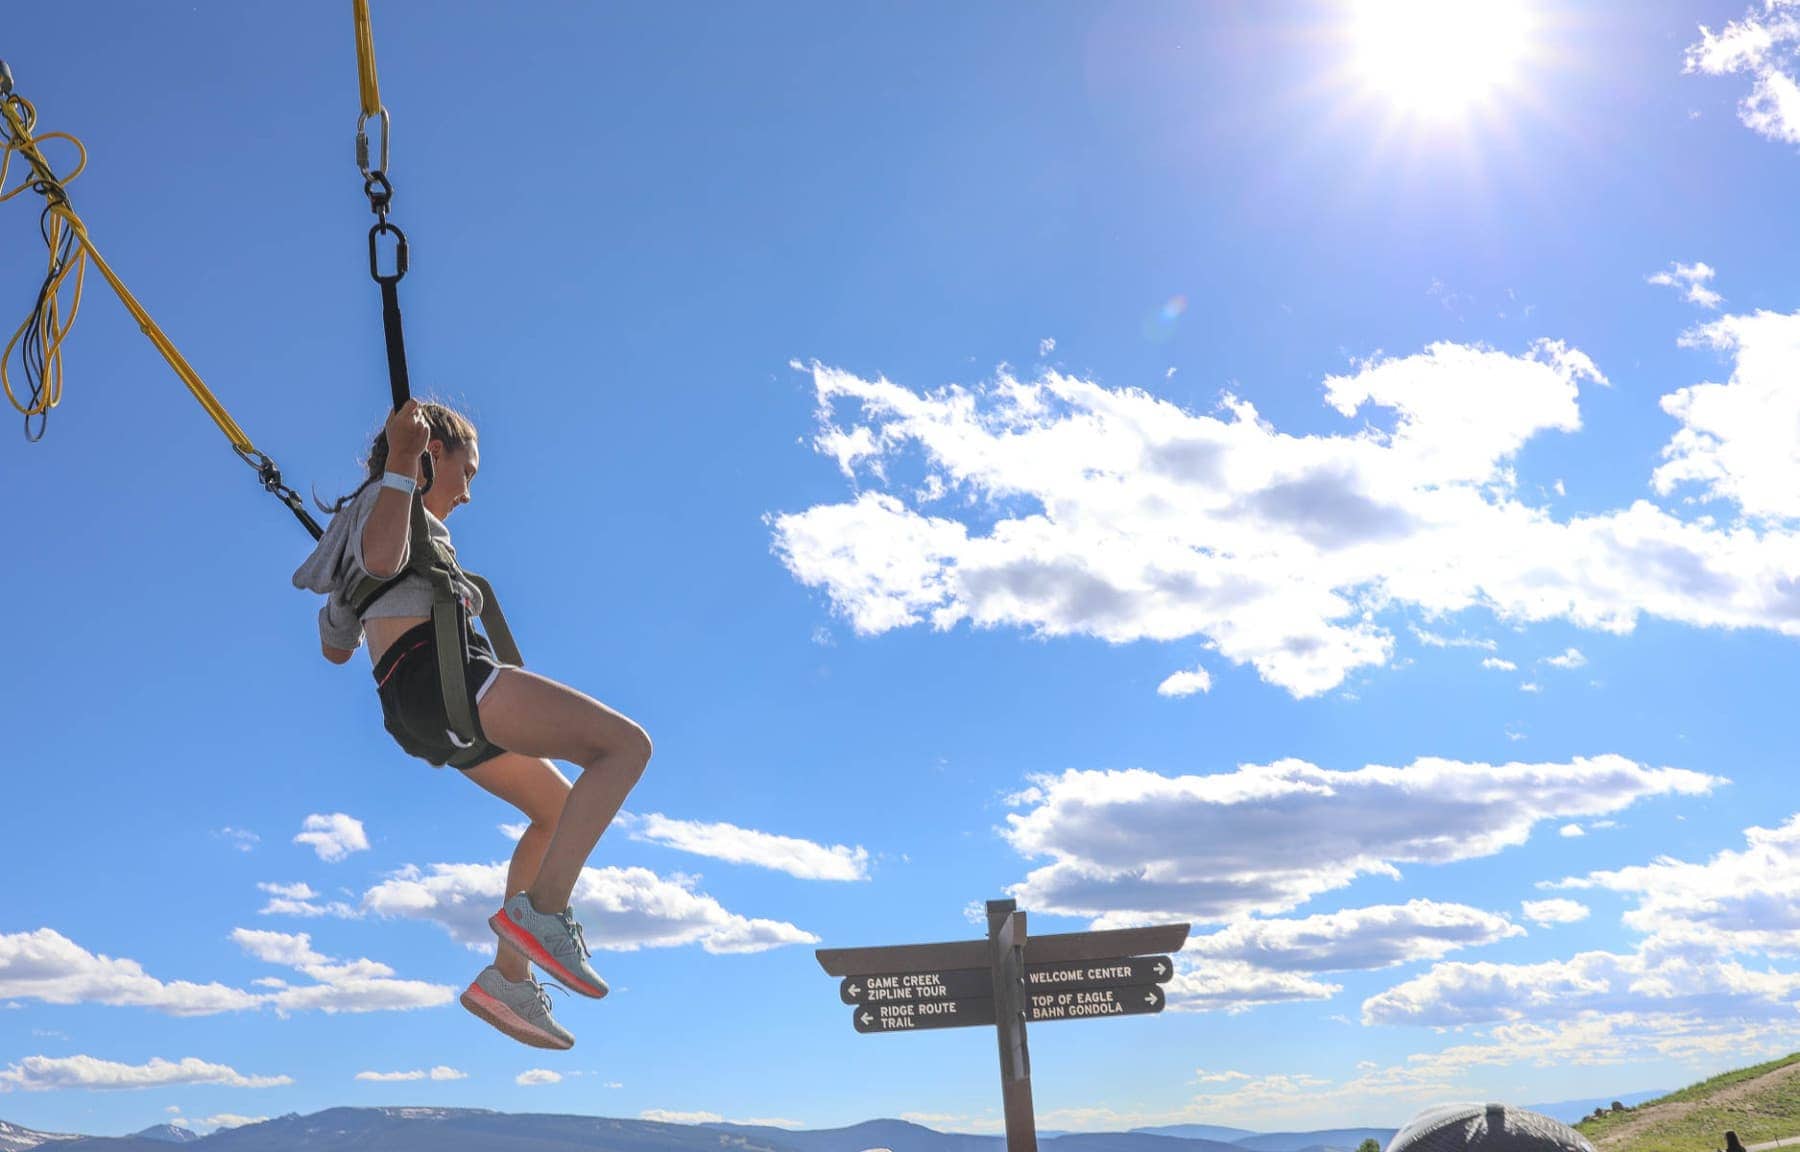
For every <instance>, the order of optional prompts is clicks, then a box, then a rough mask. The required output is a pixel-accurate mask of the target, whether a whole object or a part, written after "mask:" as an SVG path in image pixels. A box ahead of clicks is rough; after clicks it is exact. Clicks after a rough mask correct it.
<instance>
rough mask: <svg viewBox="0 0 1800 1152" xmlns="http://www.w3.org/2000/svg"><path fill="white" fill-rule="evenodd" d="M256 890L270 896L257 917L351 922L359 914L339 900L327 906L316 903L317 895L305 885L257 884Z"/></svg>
mask: <svg viewBox="0 0 1800 1152" xmlns="http://www.w3.org/2000/svg"><path fill="white" fill-rule="evenodd" d="M257 887H258V888H260V889H262V890H263V891H264V892H267V893H269V894H270V899H269V901H268V902H267V903H265V904H264V905H263V906H262V907H261V908H259V909H257V915H259V916H301V917H305V918H308V919H315V918H317V917H320V916H336V917H337V918H339V919H341V920H353V919H355V918H356V917H357V916H359V915H360V913H359V912H358V911H357V910H356V909H355V908H352V907H351V906H350V905H348V904H346V903H344V902H343V901H341V900H333V901H332V902H331V903H329V904H320V903H318V893H316V892H314V891H313V890H312V888H311V887H310V886H308V885H306V884H258V885H257Z"/></svg>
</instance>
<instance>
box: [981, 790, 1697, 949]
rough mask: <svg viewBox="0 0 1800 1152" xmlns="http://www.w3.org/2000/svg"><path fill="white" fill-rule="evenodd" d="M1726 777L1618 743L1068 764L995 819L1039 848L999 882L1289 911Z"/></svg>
mask: <svg viewBox="0 0 1800 1152" xmlns="http://www.w3.org/2000/svg"><path fill="white" fill-rule="evenodd" d="M1721 783H1723V781H1722V780H1720V779H1718V778H1717V777H1712V776H1707V775H1704V774H1701V773H1698V772H1690V771H1686V770H1683V769H1678V768H1650V767H1647V766H1644V765H1640V764H1637V763H1634V762H1633V761H1631V760H1628V759H1626V758H1625V757H1622V756H1615V755H1605V756H1596V757H1591V758H1577V759H1575V760H1572V761H1570V762H1568V763H1545V764H1521V763H1511V764H1502V765H1490V764H1475V763H1463V762H1459V761H1453V760H1444V759H1437V758H1421V759H1419V760H1415V761H1414V762H1413V763H1411V764H1409V765H1406V766H1404V767H1387V766H1382V765H1371V766H1369V767H1365V768H1361V769H1358V770H1355V771H1332V770H1328V769H1324V768H1319V767H1316V766H1315V765H1312V764H1309V763H1306V762H1305V761H1301V760H1282V761H1277V762H1276V763H1273V764H1266V765H1255V764H1250V765H1243V766H1240V767H1238V768H1237V769H1235V770H1233V771H1230V772H1222V773H1217V774H1214V775H1208V776H1199V775H1188V776H1173V777H1171V776H1163V775H1159V774H1157V773H1154V772H1149V771H1144V770H1142V769H1133V770H1128V771H1104V772H1101V771H1073V770H1072V771H1068V772H1065V773H1063V774H1062V775H1060V776H1046V777H1041V778H1038V779H1037V780H1036V782H1035V784H1034V786H1033V787H1032V788H1030V789H1027V790H1026V791H1024V792H1022V793H1020V794H1019V795H1018V796H1016V797H1014V798H1013V802H1014V804H1015V806H1020V807H1025V808H1026V809H1027V810H1026V811H1024V812H1018V813H1010V814H1008V815H1007V817H1006V820H1007V826H1006V827H1005V828H1004V829H1002V835H1003V836H1004V837H1005V838H1006V840H1007V841H1008V842H1009V843H1010V844H1011V845H1012V846H1013V847H1014V848H1015V849H1016V850H1018V851H1019V852H1020V853H1021V854H1022V855H1024V856H1026V857H1028V858H1045V857H1048V858H1049V859H1050V861H1051V862H1050V863H1049V864H1047V865H1044V866H1042V867H1039V868H1036V869H1034V870H1033V871H1032V872H1031V873H1030V874H1029V875H1028V876H1027V877H1026V879H1025V880H1024V882H1023V883H1020V884H1018V885H1015V886H1013V887H1012V888H1011V889H1009V894H1010V895H1012V896H1014V897H1016V898H1018V899H1019V901H1020V902H1021V903H1022V904H1024V905H1025V906H1027V907H1030V908H1032V909H1035V910H1041V911H1042V912H1044V913H1047V914H1061V915H1077V916H1089V917H1096V918H1100V919H1103V920H1107V921H1110V922H1116V923H1127V922H1139V923H1142V922H1152V921H1155V920H1159V919H1162V918H1165V917H1168V916H1174V917H1176V918H1187V919H1191V920H1195V921H1223V920H1229V919H1232V918H1234V917H1239V916H1243V915H1246V914H1249V913H1260V914H1263V915H1270V914H1276V913H1280V912H1285V911H1287V910H1289V909H1292V908H1294V907H1297V906H1298V905H1300V904H1302V903H1305V902H1306V901H1307V900H1309V899H1311V898H1312V897H1314V896H1316V895H1319V894H1320V893H1323V892H1328V891H1332V890H1334V889H1338V888H1342V887H1344V886H1346V885H1348V884H1349V883H1351V882H1352V881H1353V880H1355V879H1356V878H1357V877H1358V876H1362V875H1369V874H1377V875H1385V876H1390V877H1393V876H1397V875H1398V869H1397V865H1400V864H1407V863H1418V864H1444V863H1449V862H1451V861H1455V860H1467V859H1473V858H1476V857H1481V856H1489V855H1493V854H1494V853H1497V852H1499V851H1501V850H1503V849H1505V848H1508V847H1515V846H1517V845H1520V844H1523V843H1525V841H1526V840H1527V838H1528V837H1529V836H1530V834H1531V831H1532V829H1533V827H1535V826H1536V825H1537V824H1539V823H1540V822H1543V821H1547V820H1552V819H1555V818H1557V817H1565V818H1566V817H1569V816H1588V815H1603V814H1610V813H1613V812H1617V811H1620V810H1622V809H1624V808H1626V807H1628V806H1630V805H1631V804H1633V803H1635V802H1637V801H1638V800H1641V799H1646V798H1648V797H1652V796H1661V795H1700V794H1704V793H1707V792H1709V791H1710V790H1711V789H1712V788H1714V787H1715V786H1717V785H1719V784H1721Z"/></svg>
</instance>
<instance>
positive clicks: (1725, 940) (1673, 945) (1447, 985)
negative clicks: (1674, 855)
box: [1363, 816, 1800, 1042]
mask: <svg viewBox="0 0 1800 1152" xmlns="http://www.w3.org/2000/svg"><path fill="white" fill-rule="evenodd" d="M1745 840H1746V842H1747V847H1746V848H1745V849H1744V850H1743V851H1734V850H1727V851H1723V852H1720V853H1718V854H1717V855H1716V856H1714V857H1713V858H1712V859H1711V860H1708V861H1706V862H1705V863H1700V864H1692V863H1687V862H1684V861H1680V860H1674V859H1671V858H1668V857H1664V858H1661V859H1658V860H1655V861H1653V862H1652V863H1650V864H1647V865H1642V866H1638V867H1631V868H1622V869H1618V870H1613V871H1601V872H1592V873H1589V874H1588V875H1587V876H1585V877H1579V878H1574V879H1569V880H1564V881H1561V882H1559V883H1556V884H1548V885H1540V887H1561V888H1575V889H1584V888H1604V889H1609V890H1612V891H1617V892H1621V893H1624V894H1625V895H1627V896H1629V897H1631V898H1633V899H1634V900H1635V901H1636V905H1637V906H1636V907H1634V908H1633V909H1631V910H1630V911H1628V912H1627V913H1626V914H1625V917H1624V922H1625V924H1626V926H1627V927H1629V928H1631V929H1633V930H1635V931H1637V932H1639V933H1642V934H1643V939H1642V940H1641V941H1640V943H1639V945H1638V947H1637V949H1636V951H1634V952H1631V953H1615V952H1601V951H1593V952H1583V953H1580V954H1578V955H1576V956H1573V957H1570V958H1569V959H1567V960H1548V961H1543V962H1539V963H1533V964H1479V963H1476V964H1470V963H1451V962H1446V963H1439V964H1437V965H1435V966H1434V967H1433V968H1432V969H1431V970H1430V971H1428V972H1426V973H1424V974H1423V975H1421V976H1418V977H1415V978H1414V979H1411V980H1408V981H1406V982H1404V983H1402V984H1400V985H1397V986H1395V987H1393V988H1390V989H1388V990H1387V991H1385V992H1382V993H1380V994H1378V995H1376V996H1372V997H1370V998H1369V999H1367V1000H1365V1001H1364V1002H1363V1019H1364V1022H1365V1023H1372V1024H1401V1023H1410V1024H1421V1025H1427V1026H1431V1027H1440V1028H1441V1027H1459V1026H1465V1025H1479V1024H1484V1023H1491V1022H1495V1021H1521V1020H1527V1019H1529V1020H1531V1021H1534V1022H1536V1023H1549V1022H1552V1021H1556V1020H1569V1019H1575V1018H1578V1017H1580V1016H1582V1015H1584V1014H1588V1013H1604V1014H1613V1015H1623V1016H1636V1017H1644V1018H1655V1019H1658V1020H1663V1021H1680V1020H1688V1021H1696V1022H1698V1023H1697V1024H1695V1025H1694V1026H1692V1027H1690V1028H1688V1029H1687V1030H1688V1031H1689V1032H1691V1033H1693V1034H1695V1035H1697V1036H1711V1035H1714V1034H1716V1033H1717V1032H1718V1030H1720V1029H1728V1028H1738V1029H1740V1030H1742V1031H1744V1032H1745V1033H1746V1034H1749V1033H1751V1032H1754V1031H1755V1030H1757V1029H1762V1030H1764V1031H1771V1030H1773V1032H1782V1033H1783V1034H1786V1033H1791V1032H1794V1031H1796V1030H1800V1019H1797V1017H1796V1010H1800V972H1797V971H1792V970H1783V969H1781V968H1779V967H1777V966H1775V965H1773V964H1768V963H1767V962H1766V961H1762V962H1760V963H1759V964H1758V965H1756V966H1752V965H1751V964H1745V963H1741V962H1739V961H1737V960H1735V959H1732V957H1733V956H1734V955H1736V954H1747V955H1750V956H1762V957H1792V956H1795V955H1800V911H1797V910H1800V816H1795V817H1794V818H1792V819H1790V820H1789V821H1788V822H1787V823H1786V824H1784V825H1783V826H1782V827H1780V828H1777V829H1767V828H1751V829H1748V830H1747V831H1746V832H1745ZM1568 903H1570V904H1573V903H1574V902H1573V901H1570V902H1568ZM1575 907H1576V908H1579V907H1580V906H1579V905H1575ZM1671 1027H1672V1026H1671ZM1679 1031H1680V1030H1679V1029H1674V1030H1672V1031H1670V1033H1669V1035H1670V1038H1671V1042H1672V1041H1673V1038H1674V1037H1675V1036H1676V1035H1677V1034H1678V1033H1679ZM1773 1032H1772V1033H1771V1034H1773Z"/></svg>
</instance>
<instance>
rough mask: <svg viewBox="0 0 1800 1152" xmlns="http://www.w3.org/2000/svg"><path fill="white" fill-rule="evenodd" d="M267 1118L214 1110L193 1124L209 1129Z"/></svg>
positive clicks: (260, 1120)
mask: <svg viewBox="0 0 1800 1152" xmlns="http://www.w3.org/2000/svg"><path fill="white" fill-rule="evenodd" d="M268 1119H269V1118H268V1117H267V1116H239V1115H238V1114H237V1113H236V1112H215V1113H213V1114H212V1115H211V1116H208V1117H207V1118H206V1119H204V1120H196V1121H195V1122H194V1124H195V1126H196V1127H199V1128H210V1129H219V1128H242V1127H244V1126H245V1125H247V1124H262V1123H265V1122H266V1121H267V1120H268Z"/></svg>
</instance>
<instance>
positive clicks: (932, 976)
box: [817, 900, 1188, 1152]
mask: <svg viewBox="0 0 1800 1152" xmlns="http://www.w3.org/2000/svg"><path fill="white" fill-rule="evenodd" d="M987 914H988V938H987V939H986V940H954V941H949V942H946V943H942V944H900V945H895V946H891V947H887V948H821V949H819V951H818V953H817V955H818V957H819V965H820V967H822V968H824V969H825V971H826V973H827V974H828V975H831V976H840V977H842V978H843V982H842V983H841V984H839V985H838V996H839V998H840V999H842V1000H843V1002H844V1003H846V1004H850V1005H853V1006H854V1007H853V1008H852V1009H851V1017H850V1022H851V1024H852V1026H854V1027H855V1029H856V1030H857V1031H858V1032H864V1033H883V1032H911V1031H916V1030H918V1029H921V1028H973V1027H985V1026H989V1025H991V1026H994V1027H995V1030H996V1033H997V1035H998V1038H999V1041H1000V1093H1001V1098H1002V1100H1003V1101H1004V1103H1005V1107H1006V1148H1007V1152H1037V1120H1036V1118H1035V1116H1034V1114H1033V1112H1032V1104H1031V1056H1030V1053H1029V1052H1028V1051H1027V1049H1026V1046H1025V1025H1026V1023H1027V1022H1028V1021H1032V1020H1093V1019H1099V1018H1101V1017H1106V1016H1140V1015H1147V1014H1151V1013H1156V1012H1161V1011H1162V1010H1163V1006H1164V1004H1165V1003H1166V999H1165V998H1164V996H1163V990H1162V985H1163V984H1165V983H1167V982H1168V980H1169V978H1170V977H1172V976H1173V975H1174V974H1175V964H1174V961H1172V960H1171V959H1170V958H1169V956H1168V955H1166V954H1167V953H1174V952H1179V951H1180V950H1181V946H1182V945H1183V944H1185V943H1186V942H1187V935H1188V926H1187V925H1186V924H1164V925H1158V926H1157V927H1154V928H1123V929H1118V930H1115V931H1110V932H1063V933H1057V934H1056V935H1052V936H1029V937H1028V936H1027V934H1026V931H1025V913H1023V912H1020V911H1019V910H1018V907H1017V905H1016V904H1015V903H1014V902H1013V901H1011V900H990V901H988V906H987Z"/></svg>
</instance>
